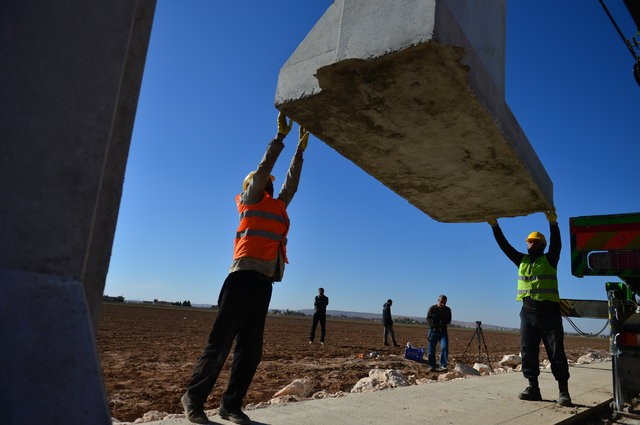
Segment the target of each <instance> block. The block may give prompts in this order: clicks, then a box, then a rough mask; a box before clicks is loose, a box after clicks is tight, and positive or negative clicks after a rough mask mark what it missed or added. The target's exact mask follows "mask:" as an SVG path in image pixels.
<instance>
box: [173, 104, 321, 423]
mask: <svg viewBox="0 0 640 425" xmlns="http://www.w3.org/2000/svg"><path fill="white" fill-rule="evenodd" d="M277 122H278V133H277V135H276V137H275V138H274V139H273V140H272V141H271V142H270V143H269V146H268V147H267V151H266V153H265V154H264V156H263V158H262V161H260V164H258V168H257V169H256V170H255V171H252V172H250V173H249V174H248V175H247V176H246V178H245V179H244V181H243V183H242V192H241V193H240V194H238V195H237V196H236V206H237V208H238V213H239V218H240V224H239V225H238V229H237V230H236V237H235V242H234V254H233V262H232V263H231V267H230V270H229V275H228V276H227V278H226V280H225V281H224V284H223V285H222V289H221V290H220V295H219V297H218V314H217V316H216V319H215V321H214V323H213V328H212V329H211V332H210V334H209V340H208V343H207V346H206V347H205V349H204V352H203V353H202V356H201V357H200V359H199V360H198V363H197V364H196V366H195V369H194V372H193V375H192V376H191V379H190V380H189V383H188V384H187V391H186V392H185V394H184V395H183V396H182V399H181V402H182V406H183V407H184V411H185V415H186V417H187V419H188V420H189V421H191V422H194V423H199V424H207V423H210V422H209V420H208V418H207V416H206V415H205V413H204V403H205V401H206V400H207V397H208V396H209V394H210V393H211V391H212V390H213V387H214V385H215V383H216V380H217V379H218V375H219V374H220V371H221V369H222V367H223V365H224V363H225V360H226V359H227V356H228V355H229V351H230V350H231V345H232V344H233V341H234V339H235V341H236V345H235V351H234V354H233V362H232V363H231V374H230V376H229V383H228V384H227V389H226V390H225V392H224V394H223V395H222V400H221V402H220V407H219V409H218V415H219V416H220V417H221V418H222V419H228V420H230V421H232V422H234V423H236V424H249V423H251V420H250V419H249V417H248V416H247V415H246V414H245V413H244V412H243V411H242V410H241V407H242V401H243V399H244V397H245V395H246V393H247V391H248V389H249V385H250V384H251V381H252V380H253V376H254V374H255V372H256V369H257V367H258V364H259V363H260V359H261V356H262V342H263V334H264V324H265V319H266V316H267V311H268V309H269V302H270V301H271V291H272V284H273V282H278V281H281V280H282V276H283V274H284V267H285V263H287V262H288V260H287V255H286V244H287V233H288V231H289V216H288V215H287V207H288V205H289V203H290V202H291V200H292V199H293V196H294V194H295V193H296V191H297V190H298V182H299V180H300V174H301V172H302V162H303V159H302V154H303V152H304V150H305V149H306V147H307V143H308V141H309V133H308V132H307V131H306V130H305V129H304V128H302V127H300V136H299V141H298V145H297V148H296V152H295V154H294V156H293V159H292V160H291V164H290V165H289V170H288V172H287V177H286V179H285V181H284V183H283V185H282V188H281V190H280V192H279V194H278V195H277V196H274V191H273V181H274V179H275V178H274V177H273V176H272V175H271V170H272V169H273V167H274V165H275V163H276V160H277V159H278V156H279V155H280V153H281V152H282V150H283V149H284V143H283V141H284V139H285V137H286V136H287V134H288V133H289V131H290V130H291V127H292V125H293V122H292V121H291V120H289V122H287V117H286V116H285V115H284V114H283V113H280V114H279V115H278V121H277Z"/></svg>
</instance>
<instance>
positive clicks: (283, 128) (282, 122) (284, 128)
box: [278, 112, 293, 138]
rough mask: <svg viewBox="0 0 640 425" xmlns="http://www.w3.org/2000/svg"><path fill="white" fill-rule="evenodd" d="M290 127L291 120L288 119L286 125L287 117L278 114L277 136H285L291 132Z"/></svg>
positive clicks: (291, 124)
mask: <svg viewBox="0 0 640 425" xmlns="http://www.w3.org/2000/svg"><path fill="white" fill-rule="evenodd" d="M291 127H293V120H291V119H290V120H289V123H288V124H287V116H286V115H285V114H283V113H282V112H280V113H279V114H278V134H282V136H286V135H287V134H289V132H290V131H291ZM283 138H284V137H283Z"/></svg>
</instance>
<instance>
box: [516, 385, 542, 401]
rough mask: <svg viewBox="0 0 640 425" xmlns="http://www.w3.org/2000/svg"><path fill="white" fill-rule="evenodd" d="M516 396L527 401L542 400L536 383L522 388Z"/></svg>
mask: <svg viewBox="0 0 640 425" xmlns="http://www.w3.org/2000/svg"><path fill="white" fill-rule="evenodd" d="M518 398H519V399H520V400H528V401H542V394H540V387H538V386H537V385H536V386H535V387H534V386H531V385H530V386H528V387H527V388H525V389H524V391H522V392H521V393H520V394H518Z"/></svg>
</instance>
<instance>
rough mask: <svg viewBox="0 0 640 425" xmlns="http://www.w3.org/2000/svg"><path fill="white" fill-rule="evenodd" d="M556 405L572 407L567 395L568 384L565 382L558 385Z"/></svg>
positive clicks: (569, 397)
mask: <svg viewBox="0 0 640 425" xmlns="http://www.w3.org/2000/svg"><path fill="white" fill-rule="evenodd" d="M558 390H559V393H560V394H559V395H558V404H559V405H560V406H573V403H571V396H570V395H569V384H568V383H565V382H561V383H559V384H558Z"/></svg>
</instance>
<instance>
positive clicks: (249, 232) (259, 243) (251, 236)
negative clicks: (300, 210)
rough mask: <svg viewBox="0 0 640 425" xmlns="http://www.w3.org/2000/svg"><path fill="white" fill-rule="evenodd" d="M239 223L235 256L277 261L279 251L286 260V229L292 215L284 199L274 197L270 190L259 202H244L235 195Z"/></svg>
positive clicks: (235, 257) (287, 229)
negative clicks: (288, 211)
mask: <svg viewBox="0 0 640 425" xmlns="http://www.w3.org/2000/svg"><path fill="white" fill-rule="evenodd" d="M236 206H237V207H238V213H239V214H240V224H239V225H238V230H237V231H236V240H235V244H234V252H233V258H234V260H235V259H238V258H242V257H252V258H257V259H260V260H264V261H276V260H277V259H278V252H280V253H282V258H283V259H284V261H285V262H286V263H288V262H289V261H288V260H287V250H286V245H287V232H288V231H289V216H288V215H287V210H286V206H285V203H284V202H282V201H280V200H278V199H273V198H272V197H271V196H270V195H269V194H268V193H265V194H264V198H262V200H261V201H260V202H258V203H257V204H251V205H247V204H244V203H242V201H241V196H240V194H238V195H237V196H236Z"/></svg>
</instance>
